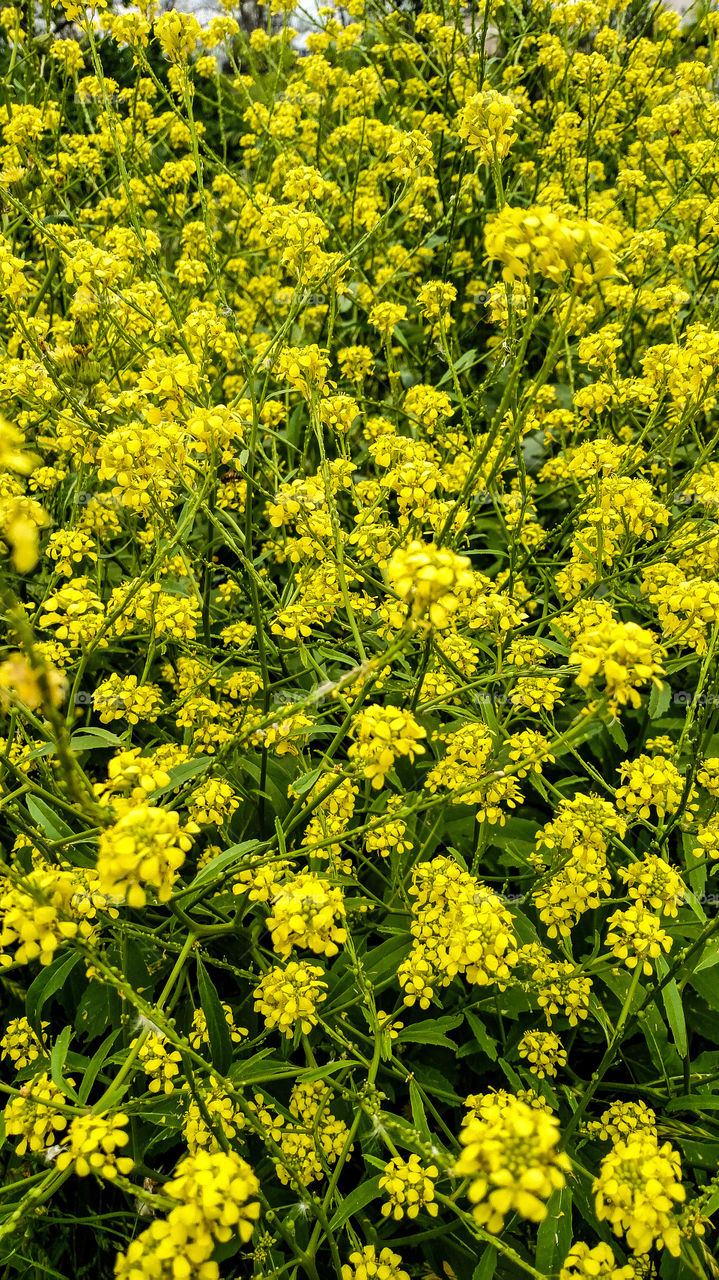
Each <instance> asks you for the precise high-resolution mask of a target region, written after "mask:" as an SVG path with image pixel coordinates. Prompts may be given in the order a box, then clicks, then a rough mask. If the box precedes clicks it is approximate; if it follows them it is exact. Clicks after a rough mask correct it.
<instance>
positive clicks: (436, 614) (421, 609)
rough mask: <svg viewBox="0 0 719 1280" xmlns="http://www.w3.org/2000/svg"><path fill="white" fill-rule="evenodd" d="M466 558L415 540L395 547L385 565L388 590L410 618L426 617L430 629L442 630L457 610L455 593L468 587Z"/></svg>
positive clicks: (457, 601)
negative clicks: (409, 610) (406, 606)
mask: <svg viewBox="0 0 719 1280" xmlns="http://www.w3.org/2000/svg"><path fill="white" fill-rule="evenodd" d="M470 564H471V562H470V560H469V558H468V556H458V555H456V553H455V552H454V551H450V550H449V549H448V548H445V547H436V546H434V544H433V543H424V542H420V541H419V540H418V539H415V540H414V541H413V542H410V543H408V544H407V546H404V547H398V548H397V550H396V551H395V552H394V553H393V555H392V558H391V559H390V562H389V564H388V566H387V577H388V580H389V584H390V586H391V588H392V590H393V591H394V592H395V593H396V594H397V595H398V596H399V597H400V599H401V600H404V601H405V602H406V603H407V604H411V606H412V617H414V618H420V617H423V616H424V615H426V616H427V618H428V620H429V622H431V624H432V626H435V627H438V628H440V629H441V628H443V627H446V626H447V625H448V623H449V620H450V618H451V616H452V614H454V613H455V612H456V610H457V609H458V608H459V600H458V598H457V593H458V592H461V591H463V590H465V589H466V588H468V587H470V586H471V584H472V573H471V570H470Z"/></svg>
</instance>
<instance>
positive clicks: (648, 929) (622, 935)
mask: <svg viewBox="0 0 719 1280" xmlns="http://www.w3.org/2000/svg"><path fill="white" fill-rule="evenodd" d="M607 924H608V925H609V932H608V933H607V937H606V944H607V946H608V947H610V948H611V950H612V954H613V955H615V956H616V957H617V959H618V960H623V961H624V963H625V964H626V966H627V968H628V969H635V968H636V966H637V965H638V964H641V971H642V973H645V974H649V973H653V971H654V965H653V963H652V962H653V961H654V960H657V959H658V958H659V956H661V955H663V954H664V952H669V951H671V949H672V939H671V938H670V937H669V934H668V933H666V932H665V931H664V929H662V928H661V925H660V922H659V917H658V916H655V915H652V913H651V911H647V910H645V909H644V907H643V906H639V907H625V908H624V909H623V910H621V909H620V910H619V911H615V912H614V913H613V915H611V916H610V917H609V920H608V921H607Z"/></svg>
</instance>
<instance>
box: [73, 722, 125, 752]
mask: <svg viewBox="0 0 719 1280" xmlns="http://www.w3.org/2000/svg"><path fill="white" fill-rule="evenodd" d="M70 746H71V747H72V749H73V751H89V750H91V749H92V748H93V747H122V746H124V742H123V740H122V738H118V736H117V734H116V733H110V730H109V729H96V728H95V726H94V725H88V727H87V728H86V729H78V731H77V733H73V735H72V737H71V739H70Z"/></svg>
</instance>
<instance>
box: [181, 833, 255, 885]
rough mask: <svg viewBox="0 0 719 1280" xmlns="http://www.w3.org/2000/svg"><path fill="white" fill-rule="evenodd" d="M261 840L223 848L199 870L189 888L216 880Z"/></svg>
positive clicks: (247, 841)
mask: <svg viewBox="0 0 719 1280" xmlns="http://www.w3.org/2000/svg"><path fill="white" fill-rule="evenodd" d="M259 843H260V842H259V840H245V841H244V842H243V843H242V844H233V845H230V848H229V849H223V851H222V853H218V855H217V857H216V858H213V859H212V860H211V861H210V862H208V863H206V864H205V866H204V867H202V869H201V870H200V871H198V873H197V875H196V876H195V878H194V880H191V881H190V884H189V886H188V887H189V888H190V889H195V888H197V886H198V885H200V884H205V883H206V882H207V881H208V880H214V878H215V876H218V875H219V874H220V872H221V871H226V870H227V868H228V867H231V866H232V865H233V864H234V863H235V862H239V860H240V859H241V858H242V856H243V855H244V854H246V853H249V852H250V850H251V849H257V848H258V846H259Z"/></svg>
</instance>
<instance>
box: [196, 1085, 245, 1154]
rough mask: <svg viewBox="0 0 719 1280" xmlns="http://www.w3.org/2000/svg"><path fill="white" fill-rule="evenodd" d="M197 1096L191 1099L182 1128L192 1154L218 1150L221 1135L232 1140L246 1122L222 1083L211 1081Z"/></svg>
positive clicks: (226, 1139) (220, 1143) (227, 1139)
mask: <svg viewBox="0 0 719 1280" xmlns="http://www.w3.org/2000/svg"><path fill="white" fill-rule="evenodd" d="M198 1098H199V1100H198V1099H196V1098H191V1099H190V1101H189V1103H188V1107H187V1112H186V1114H185V1121H184V1124H183V1128H182V1132H183V1136H184V1139H185V1142H186V1143H187V1150H188V1151H189V1153H190V1155H195V1154H196V1153H197V1152H198V1151H219V1150H220V1148H221V1147H222V1137H224V1139H225V1141H230V1140H231V1139H232V1138H235V1137H236V1136H237V1134H238V1133H240V1131H241V1130H242V1129H244V1128H245V1125H246V1123H247V1121H246V1118H245V1116H244V1114H243V1112H242V1111H240V1110H239V1108H238V1107H236V1106H235V1104H234V1103H233V1101H232V1099H231V1098H230V1097H228V1095H227V1093H226V1092H225V1091H224V1089H223V1087H222V1085H220V1084H217V1083H212V1082H211V1085H210V1087H209V1088H207V1089H202V1090H200V1092H199V1094H198ZM200 1104H201V1105H200ZM218 1135H219V1136H218Z"/></svg>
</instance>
